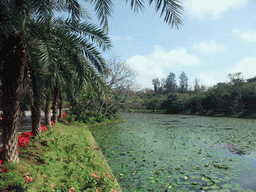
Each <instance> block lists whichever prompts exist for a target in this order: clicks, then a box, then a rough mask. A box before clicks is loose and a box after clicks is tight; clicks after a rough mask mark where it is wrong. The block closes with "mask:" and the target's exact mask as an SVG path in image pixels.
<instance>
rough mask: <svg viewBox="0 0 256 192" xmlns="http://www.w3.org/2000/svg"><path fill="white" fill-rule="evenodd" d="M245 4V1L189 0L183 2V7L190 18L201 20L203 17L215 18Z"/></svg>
mask: <svg viewBox="0 0 256 192" xmlns="http://www.w3.org/2000/svg"><path fill="white" fill-rule="evenodd" d="M246 2H247V0H190V1H185V3H184V7H185V9H187V10H188V12H189V13H190V15H191V16H195V17H198V18H203V17H205V15H210V16H212V17H213V18H216V17H218V16H220V14H221V13H223V12H225V11H227V10H228V9H230V8H233V7H238V6H240V5H242V4H244V3H246Z"/></svg>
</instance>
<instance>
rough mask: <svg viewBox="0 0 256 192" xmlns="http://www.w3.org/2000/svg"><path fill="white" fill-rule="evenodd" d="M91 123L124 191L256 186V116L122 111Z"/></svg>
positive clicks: (192, 189)
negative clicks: (115, 119) (116, 119)
mask: <svg viewBox="0 0 256 192" xmlns="http://www.w3.org/2000/svg"><path fill="white" fill-rule="evenodd" d="M122 116H123V117H124V118H125V119H126V120H127V121H126V122H125V123H121V124H117V125H111V126H105V127H94V128H91V131H92V134H93V136H94V138H95V139H96V141H97V143H98V144H99V146H100V147H101V149H102V152H103V153H104V155H105V157H106V159H107V161H108V163H109V165H110V167H111V168H112V171H113V173H114V174H115V175H116V177H117V180H118V182H119V184H120V186H121V188H122V189H123V191H124V192H126V191H202V190H205V191H211V190H217V191H256V175H255V174H256V153H255V151H256V140H255V136H256V132H255V129H256V120H252V119H235V118H216V117H200V116H188V115H162V114H139V113H122Z"/></svg>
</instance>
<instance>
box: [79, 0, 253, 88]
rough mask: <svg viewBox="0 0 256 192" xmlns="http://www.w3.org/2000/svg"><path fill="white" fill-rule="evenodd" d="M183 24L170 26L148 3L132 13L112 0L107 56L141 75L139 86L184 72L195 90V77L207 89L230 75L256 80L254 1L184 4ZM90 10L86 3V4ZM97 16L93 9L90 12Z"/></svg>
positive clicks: (118, 0)
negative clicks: (177, 26)
mask: <svg viewBox="0 0 256 192" xmlns="http://www.w3.org/2000/svg"><path fill="white" fill-rule="evenodd" d="M181 2H182V6H183V7H184V12H183V16H182V20H183V26H181V27H180V29H179V30H177V29H175V28H173V29H172V28H171V26H169V25H168V24H167V23H165V22H164V21H163V17H162V18H160V13H159V12H155V5H154V4H152V5H151V6H148V5H147V4H146V3H145V9H144V12H139V13H134V12H133V11H132V10H131V8H130V5H129V4H127V5H126V4H125V1H124V0H122V1H121V0H113V3H114V5H115V6H114V9H113V10H114V13H113V14H112V18H109V36H110V37H111V40H112V45H113V47H112V49H111V51H108V52H107V53H104V54H103V56H104V57H105V58H106V59H108V58H110V57H111V56H112V55H115V56H119V57H120V59H121V60H122V61H124V62H126V63H127V64H128V65H129V66H130V67H131V68H133V69H135V70H136V71H137V72H138V73H139V76H138V78H137V80H136V81H137V83H139V84H140V87H141V88H146V87H148V88H153V86H152V79H153V78H156V77H158V78H159V79H161V78H165V77H167V76H168V74H169V73H170V72H173V73H175V74H176V81H177V83H178V84H179V79H178V77H179V75H180V73H181V72H182V71H184V72H185V73H186V74H187V76H188V80H189V84H190V85H192V86H193V81H194V79H195V77H196V78H199V79H200V84H203V85H205V86H207V87H209V86H212V85H215V84H216V83H218V82H225V81H226V80H227V75H228V74H229V73H236V72H242V75H243V77H244V78H245V79H247V78H251V77H254V76H256V2H255V1H254V0H181ZM82 5H84V8H85V9H86V8H87V9H88V8H89V7H90V6H88V3H83V4H82ZM88 12H89V13H91V14H90V15H91V17H92V18H94V19H93V22H94V23H95V22H96V21H95V17H94V13H93V11H92V10H88Z"/></svg>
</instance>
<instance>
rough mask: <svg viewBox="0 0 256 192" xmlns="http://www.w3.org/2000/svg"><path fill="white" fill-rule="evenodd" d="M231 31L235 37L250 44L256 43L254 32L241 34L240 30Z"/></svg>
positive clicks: (255, 33)
mask: <svg viewBox="0 0 256 192" xmlns="http://www.w3.org/2000/svg"><path fill="white" fill-rule="evenodd" d="M231 31H232V33H233V34H234V35H235V36H238V37H240V38H242V39H245V40H247V41H250V42H255V41H256V32H252V31H244V32H241V30H240V29H232V30H231Z"/></svg>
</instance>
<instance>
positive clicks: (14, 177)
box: [0, 124, 114, 191]
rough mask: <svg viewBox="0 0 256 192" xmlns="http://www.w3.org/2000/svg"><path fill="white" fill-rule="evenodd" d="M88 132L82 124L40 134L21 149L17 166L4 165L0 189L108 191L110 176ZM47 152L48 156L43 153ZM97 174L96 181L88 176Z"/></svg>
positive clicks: (56, 126) (111, 185)
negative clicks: (26, 179) (25, 177)
mask: <svg viewBox="0 0 256 192" xmlns="http://www.w3.org/2000/svg"><path fill="white" fill-rule="evenodd" d="M95 147H96V146H95V145H94V143H93V141H92V139H91V135H90V131H89V130H88V128H87V127H86V126H85V125H84V124H77V125H76V126H65V125H60V124H57V125H54V126H53V129H52V132H49V131H47V132H43V133H42V136H41V138H39V137H36V138H35V139H33V140H32V141H30V142H29V144H28V147H27V148H22V149H21V154H20V163H19V164H15V163H12V162H9V163H5V164H4V167H5V168H7V169H8V170H9V172H7V173H6V174H0V187H2V188H4V187H6V186H7V184H9V185H10V186H12V189H13V190H12V191H15V190H14V189H16V191H51V190H52V189H53V190H54V191H69V189H70V188H71V187H73V188H74V189H75V191H95V189H96V187H100V188H101V187H102V186H104V189H103V188H101V189H102V191H111V190H112V189H113V187H114V179H113V178H114V177H113V175H112V174H111V173H110V178H108V177H107V175H106V174H105V173H109V169H108V167H107V165H106V163H105V162H103V161H102V159H101V158H100V157H101V154H100V153H99V151H96V150H93V149H94V148H95ZM47 151H48V152H49V153H47ZM26 173H30V176H31V177H33V181H32V182H30V183H25V179H24V178H23V175H24V174H26ZM95 173H97V176H100V179H99V178H97V177H93V176H92V175H91V174H95Z"/></svg>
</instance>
